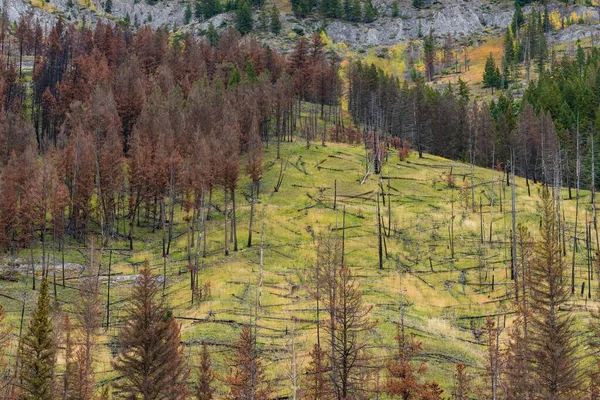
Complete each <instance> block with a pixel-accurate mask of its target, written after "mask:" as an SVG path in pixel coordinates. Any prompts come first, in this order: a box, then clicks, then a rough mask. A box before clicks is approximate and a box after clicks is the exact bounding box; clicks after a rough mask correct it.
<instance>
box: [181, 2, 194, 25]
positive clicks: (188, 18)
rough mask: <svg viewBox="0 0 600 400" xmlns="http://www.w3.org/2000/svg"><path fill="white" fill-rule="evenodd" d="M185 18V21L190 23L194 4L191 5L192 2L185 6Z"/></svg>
mask: <svg viewBox="0 0 600 400" xmlns="http://www.w3.org/2000/svg"><path fill="white" fill-rule="evenodd" d="M183 18H184V23H185V24H186V25H187V24H189V23H190V21H191V20H192V6H191V5H190V3H188V4H187V5H186V6H185V13H184V15H183Z"/></svg>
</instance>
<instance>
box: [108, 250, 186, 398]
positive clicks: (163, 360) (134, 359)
mask: <svg viewBox="0 0 600 400" xmlns="http://www.w3.org/2000/svg"><path fill="white" fill-rule="evenodd" d="M159 290H160V289H159V285H158V282H157V281H156V279H155V278H154V277H153V276H152V273H151V272H150V267H149V265H148V261H145V262H144V265H143V266H142V268H141V270H140V275H139V276H138V278H137V280H136V282H135V284H134V286H133V289H132V298H131V301H130V303H129V306H128V309H127V313H126V318H125V325H124V326H123V327H122V328H121V331H120V332H119V342H120V352H119V354H118V355H117V357H116V358H115V360H114V361H113V368H114V370H115V372H116V373H118V374H119V375H121V376H122V379H120V380H119V381H117V382H115V384H114V386H115V389H116V390H117V392H118V394H119V395H120V396H121V397H125V398H140V397H141V398H143V399H157V398H161V399H164V398H169V399H183V398H185V396H186V395H187V387H186V383H185V381H186V379H187V376H188V370H187V368H186V366H185V360H184V355H183V348H182V346H181V344H180V340H181V339H180V328H179V325H178V324H177V322H176V321H175V319H174V318H173V315H172V313H171V311H170V310H169V309H168V308H167V305H166V304H165V301H164V298H163V297H162V296H161V295H160V293H159Z"/></svg>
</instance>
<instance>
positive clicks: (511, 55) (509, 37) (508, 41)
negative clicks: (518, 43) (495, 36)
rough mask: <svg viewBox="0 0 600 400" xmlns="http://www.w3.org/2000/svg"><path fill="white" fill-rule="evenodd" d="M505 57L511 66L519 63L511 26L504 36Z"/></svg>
mask: <svg viewBox="0 0 600 400" xmlns="http://www.w3.org/2000/svg"><path fill="white" fill-rule="evenodd" d="M504 57H505V58H506V60H507V61H508V62H509V63H510V64H513V63H515V62H517V61H518V60H517V55H516V54H515V45H514V40H513V33H512V27H510V26H509V27H508V28H507V29H506V33H505V34H504Z"/></svg>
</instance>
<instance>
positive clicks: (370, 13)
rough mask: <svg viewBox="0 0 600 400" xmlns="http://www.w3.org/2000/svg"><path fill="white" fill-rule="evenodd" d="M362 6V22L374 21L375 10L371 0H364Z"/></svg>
mask: <svg viewBox="0 0 600 400" xmlns="http://www.w3.org/2000/svg"><path fill="white" fill-rule="evenodd" d="M364 4H365V7H364V22H366V23H369V22H373V21H375V17H376V16H377V10H376V9H375V7H374V6H373V3H372V2H371V0H365V3H364Z"/></svg>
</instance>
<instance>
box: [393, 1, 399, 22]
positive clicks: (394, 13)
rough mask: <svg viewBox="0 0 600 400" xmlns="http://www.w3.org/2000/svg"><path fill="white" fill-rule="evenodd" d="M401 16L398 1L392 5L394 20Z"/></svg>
mask: <svg viewBox="0 0 600 400" xmlns="http://www.w3.org/2000/svg"><path fill="white" fill-rule="evenodd" d="M399 15H400V8H399V7H398V0H394V2H393V3H392V18H397V17H398V16H399Z"/></svg>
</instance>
